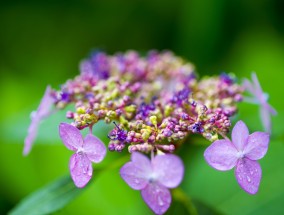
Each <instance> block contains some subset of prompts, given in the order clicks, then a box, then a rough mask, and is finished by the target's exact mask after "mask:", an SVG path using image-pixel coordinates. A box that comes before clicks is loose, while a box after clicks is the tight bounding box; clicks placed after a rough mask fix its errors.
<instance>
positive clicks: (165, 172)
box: [152, 154, 184, 188]
mask: <svg viewBox="0 0 284 215" xmlns="http://www.w3.org/2000/svg"><path fill="white" fill-rule="evenodd" d="M152 165H153V169H154V170H153V171H154V173H155V174H157V179H158V181H159V182H160V183H161V184H162V185H164V186H165V187H168V188H174V187H177V186H178V185H179V184H180V182H181V181H182V179H183V174H184V166H183V162H182V160H181V159H180V158H179V157H178V156H176V155H173V154H165V155H157V156H156V157H155V158H154V159H153V161H152Z"/></svg>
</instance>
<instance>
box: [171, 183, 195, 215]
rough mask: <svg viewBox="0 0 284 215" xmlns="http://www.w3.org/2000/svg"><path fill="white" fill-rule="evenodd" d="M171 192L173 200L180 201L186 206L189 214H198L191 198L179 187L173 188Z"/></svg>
mask: <svg viewBox="0 0 284 215" xmlns="http://www.w3.org/2000/svg"><path fill="white" fill-rule="evenodd" d="M172 194H173V197H174V199H175V200H177V201H179V202H181V203H182V204H183V205H184V206H185V207H186V209H187V211H188V213H189V214H191V215H198V212H197V209H196V207H195V205H194V204H193V202H192V200H191V198H190V197H189V196H188V195H187V194H186V193H185V192H184V191H183V190H182V189H181V188H176V189H174V190H173V191H172Z"/></svg>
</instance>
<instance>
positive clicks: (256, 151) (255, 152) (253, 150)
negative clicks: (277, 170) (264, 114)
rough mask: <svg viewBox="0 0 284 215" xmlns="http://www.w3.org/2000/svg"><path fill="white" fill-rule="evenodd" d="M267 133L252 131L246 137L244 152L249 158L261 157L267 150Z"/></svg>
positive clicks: (257, 158)
mask: <svg viewBox="0 0 284 215" xmlns="http://www.w3.org/2000/svg"><path fill="white" fill-rule="evenodd" d="M268 144H269V134H268V133H265V132H254V133H252V134H251V135H249V137H248V142H247V145H246V146H245V149H244V154H245V156H246V157H248V158H249V159H251V160H259V159H261V158H263V156H264V155H265V154H266V152H267V150H268Z"/></svg>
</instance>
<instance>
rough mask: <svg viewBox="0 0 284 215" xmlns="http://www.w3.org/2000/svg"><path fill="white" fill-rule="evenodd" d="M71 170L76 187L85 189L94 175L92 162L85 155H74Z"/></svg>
mask: <svg viewBox="0 0 284 215" xmlns="http://www.w3.org/2000/svg"><path fill="white" fill-rule="evenodd" d="M69 169H70V173H71V177H72V179H73V181H74V183H75V185H76V186H77V187H79V188H82V187H85V186H86V184H87V183H88V182H89V181H90V179H91V178H92V175H93V167H92V162H91V161H90V160H89V159H88V157H87V156H86V155H85V154H84V153H75V154H73V155H72V157H71V159H70V163H69Z"/></svg>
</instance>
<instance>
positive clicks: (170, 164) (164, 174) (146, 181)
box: [120, 152, 184, 214]
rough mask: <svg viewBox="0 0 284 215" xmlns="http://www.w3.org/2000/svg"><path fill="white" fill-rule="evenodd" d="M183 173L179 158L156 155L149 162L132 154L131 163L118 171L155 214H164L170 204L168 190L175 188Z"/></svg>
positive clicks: (134, 153)
mask: <svg viewBox="0 0 284 215" xmlns="http://www.w3.org/2000/svg"><path fill="white" fill-rule="evenodd" d="M183 173H184V166H183V163H182V161H181V159H180V158H179V157H177V156H176V155H172V154H163V155H157V156H155V157H154V158H152V160H151V161H150V160H149V159H148V158H147V157H146V156H145V155H143V154H141V153H139V152H133V153H132V156H131V161H130V162H128V163H126V164H125V165H124V166H123V167H122V168H121V169H120V175H121V177H122V178H123V179H124V181H125V182H126V183H127V184H128V185H129V186H130V187H131V188H132V189H134V190H141V195H142V198H143V199H144V201H145V202H146V204H147V205H148V206H149V207H150V208H151V209H152V210H153V211H154V212H155V213H156V214H163V213H165V212H166V211H167V210H168V208H169V206H170V204H171V200H172V197H171V193H170V191H169V189H168V188H175V187H177V186H178V185H179V184H180V182H181V180H182V178H183Z"/></svg>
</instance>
